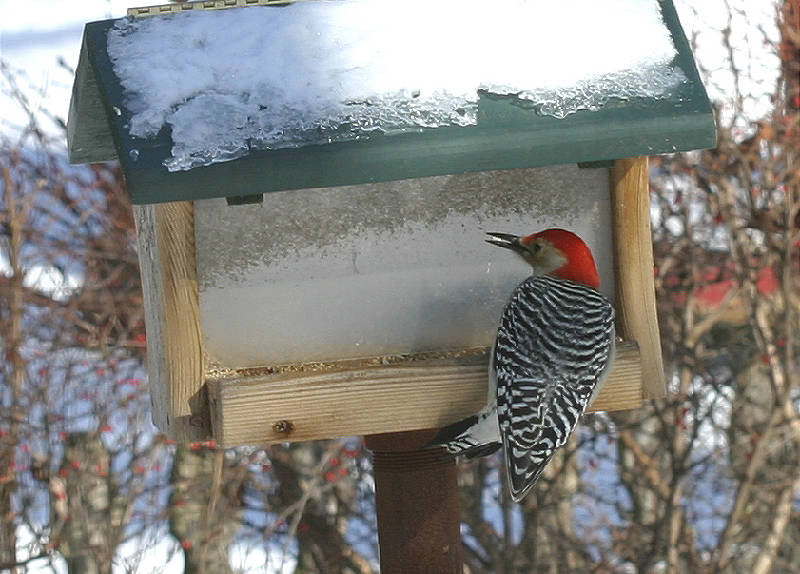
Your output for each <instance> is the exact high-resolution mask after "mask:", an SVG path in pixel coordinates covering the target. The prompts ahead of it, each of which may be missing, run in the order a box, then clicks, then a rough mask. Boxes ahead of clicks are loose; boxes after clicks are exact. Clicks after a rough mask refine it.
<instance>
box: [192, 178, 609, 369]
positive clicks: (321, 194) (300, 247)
mask: <svg viewBox="0 0 800 574" xmlns="http://www.w3.org/2000/svg"><path fill="white" fill-rule="evenodd" d="M548 227H563V228H565V229H570V230H572V231H574V232H576V233H578V234H579V235H580V236H581V237H582V238H583V239H584V240H585V241H586V242H587V243H588V244H589V245H590V246H591V248H592V250H593V252H594V254H595V258H596V261H597V264H598V267H599V268H600V272H601V277H602V280H603V288H602V290H603V292H604V293H605V294H606V295H607V296H609V297H611V296H612V295H613V291H614V285H613V272H612V246H611V233H610V205H609V184H608V171H607V170H606V169H578V168H577V167H576V166H574V165H573V166H559V167H548V168H538V169H526V170H513V171H505V172H487V173H476V174H465V175H452V176H442V177H432V178H425V179H417V180H405V181H397V182H390V183H380V184H370V185H362V186H353V187H340V188H328V189H310V190H309V189H307V190H300V191H288V192H276V193H268V194H266V195H265V196H264V202H263V204H256V205H247V206H235V207H232V206H228V205H227V204H226V202H225V200H224V199H211V200H202V201H197V202H195V234H196V250H197V270H198V284H199V297H200V311H201V320H202V329H203V335H204V338H205V340H204V345H205V349H206V351H207V352H208V354H209V356H210V357H211V358H212V360H214V361H216V362H218V363H220V364H221V365H223V366H225V367H228V368H244V367H257V366H266V365H276V364H288V363H296V362H307V361H326V360H338V359H348V358H359V357H375V356H385V355H396V354H405V353H417V352H427V351H448V350H456V349H462V348H467V347H475V346H485V345H490V344H491V342H492V341H493V339H494V335H495V330H496V325H497V322H498V320H499V317H500V314H501V312H502V309H503V307H504V305H505V303H506V301H507V299H508V297H509V296H510V294H511V292H512V291H513V290H514V287H515V286H516V285H517V284H518V283H519V282H520V281H522V280H523V279H524V278H525V277H526V276H527V275H528V274H529V273H530V268H529V267H528V266H527V265H526V264H525V263H524V262H523V261H522V260H521V259H520V258H519V257H518V256H517V255H515V254H514V253H513V252H511V251H509V250H505V249H500V248H498V247H495V246H492V245H489V244H487V243H486V242H485V241H484V238H485V232H487V231H501V232H508V233H515V234H521V235H526V234H529V233H533V232H536V231H540V230H542V229H545V228H548Z"/></svg>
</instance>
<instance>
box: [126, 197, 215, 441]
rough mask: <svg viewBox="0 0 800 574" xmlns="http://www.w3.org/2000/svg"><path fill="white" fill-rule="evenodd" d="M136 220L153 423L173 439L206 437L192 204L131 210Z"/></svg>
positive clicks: (206, 415) (152, 206)
mask: <svg viewBox="0 0 800 574" xmlns="http://www.w3.org/2000/svg"><path fill="white" fill-rule="evenodd" d="M134 217H135V220H136V228H137V234H138V238H139V267H140V269H141V274H142V289H143V291H144V297H145V301H144V306H145V327H146V331H147V370H148V373H149V379H150V392H151V396H152V405H153V420H154V422H155V424H156V426H157V427H158V428H159V429H161V430H162V431H163V432H164V433H166V434H167V435H168V436H170V437H171V438H174V439H175V440H179V441H191V440H202V439H205V438H209V437H210V431H211V428H210V423H209V415H208V400H207V398H206V397H205V391H204V387H203V383H204V378H205V364H204V360H203V349H202V336H201V333H200V311H199V305H198V296H197V270H196V267H195V250H194V209H193V206H192V203H191V202H188V201H186V202H175V203H163V204H157V205H143V206H134Z"/></svg>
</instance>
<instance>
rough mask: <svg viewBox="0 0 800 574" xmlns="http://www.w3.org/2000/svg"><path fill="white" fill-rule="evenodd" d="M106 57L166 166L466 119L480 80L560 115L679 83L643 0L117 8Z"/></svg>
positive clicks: (371, 0)
mask: <svg viewBox="0 0 800 574" xmlns="http://www.w3.org/2000/svg"><path fill="white" fill-rule="evenodd" d="M108 53H109V56H110V58H111V60H112V63H113V66H114V71H115V73H116V74H117V76H118V77H119V78H120V81H121V83H122V86H123V88H124V91H125V98H126V101H125V105H126V107H127V109H128V110H129V111H130V112H131V114H132V117H131V120H130V125H129V130H130V134H131V135H133V136H135V137H142V138H147V137H151V136H154V135H155V134H157V133H158V132H159V131H160V130H161V129H162V128H163V127H165V126H169V127H170V128H171V130H172V141H173V144H174V147H173V149H172V157H171V158H169V159H168V160H167V161H166V162H165V163H166V165H167V167H168V168H169V169H170V170H182V169H190V168H192V167H195V166H198V165H208V164H210V163H214V162H218V161H226V160H230V159H235V158H237V157H240V156H242V155H245V154H246V153H248V151H250V150H251V149H274V148H286V147H298V146H303V145H309V144H317V143H326V142H331V141H341V140H352V139H359V138H362V137H365V136H368V135H369V134H371V133H375V132H379V133H396V132H403V131H408V130H421V129H424V128H431V127H440V126H468V125H475V124H476V123H477V122H478V117H477V103H478V97H479V94H478V91H479V90H484V91H487V92H491V93H494V94H499V95H512V96H516V97H518V98H520V99H522V100H527V101H528V103H530V104H532V105H534V106H535V107H536V108H537V109H538V110H539V112H540V113H543V114H548V115H552V116H555V117H559V118H563V117H565V116H567V115H568V114H571V113H574V112H576V111H578V110H581V109H598V108H600V107H602V106H604V105H605V104H606V103H607V102H608V101H609V100H611V99H615V98H618V99H630V98H637V97H656V98H658V97H664V96H667V95H669V92H670V90H672V89H674V88H675V87H677V86H678V85H679V84H680V83H681V82H682V81H684V76H683V73H682V72H681V71H680V70H679V69H675V68H673V66H672V60H673V58H674V56H675V48H674V46H673V43H672V39H671V37H670V35H669V31H668V30H667V28H666V27H665V25H664V23H663V21H662V18H661V14H660V9H659V5H658V2H657V0H606V1H605V2H596V1H594V0H564V1H562V2H558V3H552V2H542V1H533V0H531V1H526V0H495V1H493V2H485V1H483V0H437V1H436V2H430V1H428V0H405V1H404V2H402V3H394V2H385V1H380V0H329V1H320V0H317V1H302V2H297V3H295V4H292V5H289V6H283V7H275V6H273V7H268V6H267V7H249V8H238V9H228V10H218V11H193V12H186V13H179V14H174V15H169V16H159V17H148V18H141V19H124V20H121V21H120V22H119V23H118V24H117V25H116V26H115V27H114V28H112V29H111V30H110V32H109V34H108Z"/></svg>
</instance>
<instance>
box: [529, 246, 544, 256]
mask: <svg viewBox="0 0 800 574" xmlns="http://www.w3.org/2000/svg"><path fill="white" fill-rule="evenodd" d="M541 248H542V245H541V244H540V243H534V244H532V245H531V246H530V247H528V251H530V252H531V255H536V254H537V253H539V250H540V249H541Z"/></svg>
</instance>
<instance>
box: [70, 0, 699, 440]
mask: <svg viewBox="0 0 800 574" xmlns="http://www.w3.org/2000/svg"><path fill="white" fill-rule="evenodd" d="M275 3H283V2H282V1H279V2H275V1H274V0H205V1H202V2H186V3H180V4H169V5H163V6H156V7H150V8H134V9H131V10H129V12H128V13H129V16H131V17H142V16H149V15H156V14H163V13H168V12H184V11H188V10H195V9H198V10H204V9H222V8H230V7H235V6H244V5H253V4H256V5H263V4H275ZM659 3H660V6H661V12H662V15H663V18H664V23H665V25H666V27H667V28H668V30H669V32H670V33H671V35H672V38H673V41H674V43H675V47H676V51H677V55H676V57H675V60H674V62H673V65H675V66H676V67H678V68H680V69H681V70H682V71H683V73H684V74H685V76H686V82H685V83H683V84H681V85H680V86H679V87H677V88H676V89H675V91H674V93H671V94H670V95H669V96H668V97H664V98H660V99H642V100H635V101H621V102H611V103H609V105H606V106H603V107H602V108H601V109H599V110H594V111H581V112H578V113H575V114H571V115H569V116H568V117H566V118H563V119H556V118H552V117H548V116H541V115H539V114H537V113H536V112H535V110H529V109H523V108H521V107H519V106H515V105H513V103H512V102H509V101H508V99H507V98H505V99H504V98H500V99H498V98H492V97H485V96H484V95H481V98H480V100H479V102H478V111H479V114H478V115H479V117H480V118H481V120H480V121H479V122H478V125H476V126H470V127H466V128H461V127H442V128H437V129H431V130H423V131H421V132H419V133H405V134H397V135H392V136H384V135H380V134H377V135H374V136H371V137H370V138H368V139H366V140H362V141H353V142H337V143H334V144H330V145H316V146H307V147H305V148H300V149H286V150H255V151H251V152H250V153H249V154H248V155H247V156H246V157H243V158H239V159H237V160H235V161H230V162H223V163H217V164H212V165H209V166H204V167H198V168H195V169H191V170H187V171H178V172H169V171H168V170H167V169H166V168H165V166H164V165H163V161H164V159H165V157H168V155H169V150H170V147H171V140H170V136H169V130H162V131H161V133H159V135H158V136H156V137H155V138H154V139H153V140H152V141H151V140H142V139H139V138H136V137H134V136H131V134H130V133H129V131H128V126H129V121H130V113H129V111H128V110H126V109H125V106H124V101H125V95H124V93H123V88H122V86H121V85H120V81H119V79H118V78H117V77H116V76H115V74H114V70H113V66H112V63H111V61H110V59H109V56H108V53H107V33H108V30H109V29H110V28H111V27H112V26H114V25H115V21H114V20H106V21H101V22H91V23H89V24H87V25H86V29H85V31H84V39H83V45H82V48H81V56H80V62H79V65H78V69H77V71H76V79H75V84H74V87H73V97H72V102H71V105H70V114H69V116H70V117H69V123H68V140H69V153H70V159H71V161H73V162H75V163H81V162H92V161H105V160H110V159H115V158H118V159H119V161H120V163H121V166H122V169H123V171H124V173H125V179H126V183H127V189H128V192H129V194H130V196H131V201H132V202H133V203H134V215H135V219H136V224H137V228H138V234H139V245H140V263H141V273H142V283H143V289H144V294H145V303H146V304H145V313H146V328H147V338H148V369H149V374H150V388H151V392H152V399H153V415H154V419H155V422H156V424H157V425H158V426H159V428H160V429H161V430H162V431H164V432H166V433H167V434H168V435H170V436H171V437H173V438H174V439H176V440H181V441H191V440H204V439H208V438H214V439H216V440H217V441H218V443H219V444H221V445H223V446H235V445H242V444H264V443H270V442H285V441H300V440H314V439H321V438H329V437H335V436H343V435H361V434H363V435H373V434H377V433H387V432H398V431H406V430H414V429H425V428H435V427H440V426H442V425H445V424H448V423H450V422H453V421H455V420H458V419H460V418H462V417H465V416H467V415H470V414H472V413H474V412H475V411H477V410H478V409H479V408H480V407H481V406H482V405H483V403H484V402H485V398H486V386H487V379H488V377H487V367H488V350H487V349H465V350H463V351H462V352H458V353H451V354H442V353H439V354H436V353H430V354H423V355H416V356H410V357H389V358H387V357H375V358H373V359H369V360H358V361H356V360H350V361H338V362H331V363H326V364H319V363H315V364H313V365H312V364H310V365H289V366H283V367H280V368H275V367H270V366H265V367H264V368H263V369H260V370H258V369H242V370H239V371H230V370H225V369H219V368H216V367H215V366H214V364H213V362H212V359H213V357H209V356H207V354H206V352H205V351H204V349H203V334H202V327H201V320H200V307H199V295H198V282H197V269H196V255H195V235H194V233H195V231H194V204H193V201H194V200H198V199H205V198H212V197H227V198H228V202H229V203H231V204H233V203H248V202H250V201H257V200H258V199H259V198H261V196H262V194H263V193H265V192H271V191H279V190H290V189H292V190H297V189H303V188H310V187H333V186H343V185H355V184H361V183H367V182H376V181H389V180H397V179H408V178H419V177H426V176H432V175H442V174H451V173H462V172H466V171H489V170H498V169H515V168H529V167H538V166H546V165H555V164H563V163H573V164H574V163H577V164H578V165H579V166H582V165H585V166H587V167H610V178H611V181H610V194H611V197H610V205H611V211H612V222H611V230H610V233H611V235H612V237H611V239H612V243H613V250H614V253H613V255H614V275H615V285H616V309H617V317H618V319H617V334H618V335H619V336H620V337H621V339H622V342H621V343H619V344H618V353H617V359H616V363H615V367H614V370H613V372H612V375H611V377H610V380H609V381H608V382H607V384H606V387H605V389H604V390H603V392H602V393H601V394H600V396H599V397H598V400H597V401H596V403H595V404H594V406H593V407H592V409H593V410H619V409H630V408H636V407H638V406H639V405H641V403H642V401H643V400H646V399H651V398H655V397H659V396H662V395H663V394H664V392H665V387H664V374H663V367H662V363H661V350H660V343H659V334H658V333H659V332H658V322H657V318H656V311H655V299H654V282H653V254H652V244H651V231H650V218H649V193H648V174H647V158H646V157H640V156H643V155H652V154H658V153H668V152H674V151H682V150H690V149H698V148H703V147H710V146H712V145H714V141H715V133H714V125H713V117H712V114H711V106H710V103H709V101H708V97H707V95H706V94H705V90H704V88H703V86H702V82H701V81H700V78H699V75H698V73H697V69H696V67H695V66H694V62H693V60H692V55H691V49H690V47H689V44H688V41H687V40H686V37H685V35H684V34H683V31H682V29H681V27H680V23H679V22H678V18H677V13H676V12H675V9H674V6H673V5H672V2H671V1H670V0H659ZM625 157H632V158H634V159H620V158H625ZM222 182H224V184H223V183H222ZM354 405H358V407H357V408H355V407H354Z"/></svg>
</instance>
